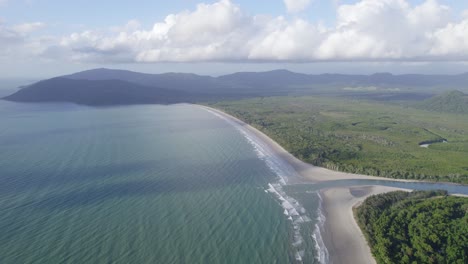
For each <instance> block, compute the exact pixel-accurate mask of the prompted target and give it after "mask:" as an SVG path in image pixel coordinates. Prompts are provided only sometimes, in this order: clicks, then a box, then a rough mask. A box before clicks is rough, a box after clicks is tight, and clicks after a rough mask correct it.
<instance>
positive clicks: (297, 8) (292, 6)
mask: <svg viewBox="0 0 468 264" xmlns="http://www.w3.org/2000/svg"><path fill="white" fill-rule="evenodd" d="M310 2H311V0H284V4H285V5H286V9H287V10H288V12H289V13H297V12H301V11H304V10H305V9H306V8H307V7H308V6H309V5H310Z"/></svg>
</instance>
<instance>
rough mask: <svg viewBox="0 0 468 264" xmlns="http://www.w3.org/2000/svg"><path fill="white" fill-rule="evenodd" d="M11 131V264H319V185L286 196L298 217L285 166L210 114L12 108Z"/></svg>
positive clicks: (7, 117)
mask: <svg viewBox="0 0 468 264" xmlns="http://www.w3.org/2000/svg"><path fill="white" fill-rule="evenodd" d="M0 123H1V126H0V149H1V151H0V212H1V214H0V263H292V262H296V261H297V257H298V254H299V255H300V256H301V260H302V261H303V262H305V263H314V262H317V259H316V257H317V251H316V249H315V246H314V243H315V240H314V239H313V235H314V227H315V224H316V221H317V220H316V219H317V216H318V215H319V213H318V212H317V207H318V197H317V195H316V194H314V193H313V191H315V190H316V189H317V188H318V187H319V186H313V185H297V186H288V187H287V188H284V189H286V190H287V191H288V193H291V196H294V197H295V198H296V199H298V200H299V201H300V202H301V203H302V205H301V206H303V207H304V208H305V209H306V210H307V212H301V215H302V216H304V219H305V220H304V222H301V223H299V224H297V222H295V221H292V220H288V216H287V215H285V209H284V208H283V207H282V206H281V203H280V202H279V200H278V197H277V196H276V195H275V194H273V193H271V192H266V190H267V189H271V188H270V187H271V186H270V185H269V184H270V183H277V182H278V181H279V175H281V171H282V170H283V168H281V166H280V167H275V168H273V169H272V165H271V161H269V160H268V157H265V155H264V153H263V154H262V153H260V154H259V150H258V148H256V147H255V142H252V140H253V141H255V140H254V139H252V138H249V137H248V135H246V134H243V133H240V132H239V131H240V130H239V128H236V127H235V126H233V124H231V123H229V122H226V120H223V119H221V118H219V117H218V116H216V115H213V114H212V113H210V112H208V111H206V110H204V109H202V108H199V107H196V106H191V105H173V106H157V105H151V106H149V105H148V106H127V107H112V108H89V107H81V106H75V105H70V104H16V103H9V102H3V101H2V102H0ZM262 155H263V156H262ZM273 167H274V166H273ZM284 171H286V172H287V168H284ZM351 183H352V184H369V182H362V181H361V182H351ZM351 183H350V182H344V183H343V182H338V183H331V185H332V186H333V185H340V184H346V185H349V184H351ZM382 184H385V185H401V184H402V183H382ZM327 186H328V185H326V184H324V185H320V187H327ZM412 186H416V187H414V188H422V189H425V188H440V187H450V188H452V190H451V191H453V192H459V193H466V192H467V190H466V187H461V186H455V185H428V184H413V185H412ZM280 188H281V187H280ZM280 191H281V190H280ZM282 194H284V193H282ZM291 199H292V198H291ZM283 205H284V204H283ZM292 223H294V224H292ZM298 227H300V233H297V232H296V231H297V229H298ZM298 236H300V239H298ZM321 250H323V249H321Z"/></svg>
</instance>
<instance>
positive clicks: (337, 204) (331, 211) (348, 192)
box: [320, 185, 411, 264]
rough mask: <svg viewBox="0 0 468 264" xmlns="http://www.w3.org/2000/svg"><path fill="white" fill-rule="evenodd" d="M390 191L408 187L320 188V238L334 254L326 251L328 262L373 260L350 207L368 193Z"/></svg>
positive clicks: (370, 261) (369, 261)
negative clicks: (321, 227)
mask: <svg viewBox="0 0 468 264" xmlns="http://www.w3.org/2000/svg"><path fill="white" fill-rule="evenodd" d="M392 191H411V190H409V189H403V188H395V187H387V186H378V185H370V186H354V187H353V186H350V187H335V188H329V189H322V190H320V194H321V195H322V197H323V201H324V204H323V208H324V210H323V211H324V212H323V213H324V215H325V219H326V221H325V224H324V227H323V228H324V231H325V232H324V234H323V240H324V242H325V244H326V245H327V247H329V248H331V249H332V251H333V253H334V254H330V257H329V261H330V263H335V264H336V263H371V264H375V263H376V261H375V259H374V257H373V256H372V253H371V249H370V247H369V245H368V244H367V240H366V238H365V236H364V234H363V233H362V231H361V228H360V227H359V225H358V224H357V222H356V219H355V218H354V212H353V208H355V207H357V206H359V205H360V204H361V203H362V202H363V201H364V200H365V199H366V198H367V197H369V196H371V195H375V194H382V193H387V192H392Z"/></svg>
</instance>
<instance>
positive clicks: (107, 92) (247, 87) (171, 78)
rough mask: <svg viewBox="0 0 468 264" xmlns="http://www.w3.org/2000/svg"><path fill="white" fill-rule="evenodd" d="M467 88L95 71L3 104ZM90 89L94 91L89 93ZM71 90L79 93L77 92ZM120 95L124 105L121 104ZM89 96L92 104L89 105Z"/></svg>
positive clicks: (451, 78) (436, 78)
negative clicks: (14, 102) (11, 102)
mask: <svg viewBox="0 0 468 264" xmlns="http://www.w3.org/2000/svg"><path fill="white" fill-rule="evenodd" d="M79 81H81V82H79ZM78 84H80V85H82V86H79V85H78ZM104 84H105V85H104ZM467 84H468V74H459V75H421V74H407V75H392V74H389V73H378V74H372V75H346V74H320V75H311V74H303V73H294V72H290V71H287V70H275V71H268V72H239V73H234V74H229V75H224V76H219V77H211V76H201V75H196V74H188V73H164V74H147V73H138V72H132V71H126V70H112V69H94V70H88V71H83V72H78V73H74V74H70V75H65V76H60V77H57V78H52V79H48V80H43V81H41V82H38V83H34V84H32V85H29V86H26V88H23V89H21V90H18V91H17V92H16V93H15V94H13V95H11V96H7V97H5V98H4V99H6V100H12V101H23V102H44V101H65V102H75V103H86V104H93V105H102V104H114V103H115V104H135V103H181V102H207V101H220V100H226V99H229V100H232V99H240V98H252V97H267V96H281V95H318V94H332V95H364V96H374V97H375V96H377V98H380V97H381V96H383V98H400V99H404V98H427V95H428V94H429V95H431V94H433V93H434V92H435V91H439V90H440V89H466V88H467V87H468V86H467ZM91 87H93V88H92V89H90V88H91ZM71 88H73V89H71ZM149 88H152V89H149ZM74 89H78V90H79V92H78V91H75V90H74ZM388 93H390V94H388ZM415 93H416V94H415ZM124 94H125V96H126V97H127V98H129V99H128V100H125V96H124ZM105 96H109V98H105ZM88 97H95V99H93V100H90V98H88Z"/></svg>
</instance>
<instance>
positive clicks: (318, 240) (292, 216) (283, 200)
mask: <svg viewBox="0 0 468 264" xmlns="http://www.w3.org/2000/svg"><path fill="white" fill-rule="evenodd" d="M202 108H203V109H205V110H206V111H208V112H210V113H212V114H213V115H215V116H217V117H219V118H221V119H223V120H224V121H226V122H227V123H229V124H230V125H232V126H233V127H234V128H235V129H236V130H238V131H239V132H240V133H241V134H242V135H243V136H244V138H245V139H246V140H247V142H248V143H249V144H250V145H251V146H252V147H253V149H254V151H255V153H256V155H257V157H258V158H259V159H261V160H263V161H264V162H265V163H266V165H267V167H268V168H269V169H270V170H271V171H272V172H273V173H274V174H275V175H277V176H278V182H275V183H269V184H268V189H267V191H268V192H270V193H272V194H273V195H274V196H275V197H276V199H277V200H278V201H279V204H280V205H281V207H282V208H283V209H284V215H285V216H286V217H287V219H288V220H290V221H291V222H292V227H293V230H294V234H293V241H292V246H293V247H294V248H296V252H295V258H296V260H297V261H298V262H302V258H303V257H304V254H305V248H304V246H303V243H304V238H303V236H302V234H301V226H300V225H301V224H303V223H306V222H310V221H311V219H310V218H309V217H308V216H307V212H306V210H305V208H304V207H303V206H302V205H301V204H300V203H299V202H298V201H297V200H296V199H294V198H292V197H290V196H288V195H287V194H286V193H285V191H284V190H283V186H285V185H287V184H288V182H290V179H291V178H292V177H296V178H299V177H300V176H299V175H298V174H297V172H296V170H295V169H294V168H293V167H292V166H291V165H290V164H289V163H287V162H286V161H284V160H283V159H282V158H281V157H280V156H278V155H276V154H275V151H274V150H272V149H271V148H270V147H269V146H268V144H266V143H265V142H263V141H262V140H261V139H260V138H258V137H257V136H256V135H255V134H254V133H252V132H251V131H249V130H248V129H246V128H245V127H244V124H243V123H240V122H239V121H237V120H235V119H233V118H230V116H227V115H226V114H224V113H223V114H221V113H219V112H217V110H212V109H210V108H207V107H202ZM317 195H319V194H318V193H317ZM319 198H320V199H321V197H320V195H319ZM320 201H321V200H320ZM320 207H321V202H320ZM320 207H319V213H318V215H319V217H318V219H317V222H318V224H316V225H315V230H314V233H313V234H312V238H313V239H314V242H315V250H316V253H317V254H316V255H317V257H316V258H317V260H318V261H319V263H327V262H328V250H327V249H326V247H325V244H324V243H323V240H322V235H321V228H323V222H324V221H325V216H324V215H323V213H322V212H321V209H320Z"/></svg>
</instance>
